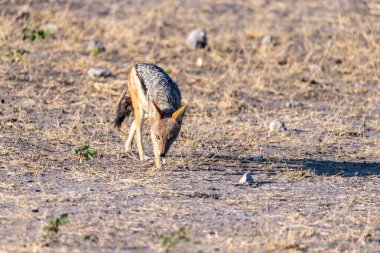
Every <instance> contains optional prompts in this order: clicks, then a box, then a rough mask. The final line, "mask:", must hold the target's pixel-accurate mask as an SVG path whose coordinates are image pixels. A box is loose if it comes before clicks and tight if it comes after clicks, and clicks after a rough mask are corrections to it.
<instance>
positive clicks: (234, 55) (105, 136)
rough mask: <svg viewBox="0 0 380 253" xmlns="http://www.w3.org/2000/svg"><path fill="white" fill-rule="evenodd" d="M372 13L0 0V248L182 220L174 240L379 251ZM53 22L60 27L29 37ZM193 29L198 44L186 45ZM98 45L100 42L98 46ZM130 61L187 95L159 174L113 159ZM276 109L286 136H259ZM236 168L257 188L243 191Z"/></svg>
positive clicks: (378, 58) (115, 242)
mask: <svg viewBox="0 0 380 253" xmlns="http://www.w3.org/2000/svg"><path fill="white" fill-rule="evenodd" d="M117 2H118V3H117ZM22 10H24V12H28V13H29V14H30V17H29V19H24V18H19V19H16V17H17V16H18V15H19V13H20V12H21V11H22ZM379 15H380V6H379V4H378V3H376V1H351V0H342V1H337V2H334V3H333V2H331V1H275V2H273V1H266V0H262V1H237V2H236V1H228V0H212V1H176V2H169V1H160V2H156V1H148V0H146V1H145V0H144V1H141V2H140V1H110V2H109V4H107V5H106V4H103V3H102V2H97V1H90V0H88V1H87V0H86V1H67V2H66V1H59V3H55V2H54V1H50V2H44V1H25V3H23V1H2V2H0V46H1V52H0V99H1V103H0V178H1V180H0V189H1V191H0V205H1V210H2V211H1V213H0V250H3V251H6V252H50V251H51V252H66V251H73V252H94V251H100V252H118V251H121V252H130V251H132V252H152V251H162V250H163V249H164V248H163V246H162V245H161V244H162V235H168V234H170V233H173V232H175V231H178V229H179V228H181V227H184V228H186V231H187V236H188V237H190V238H191V240H190V241H188V242H187V241H183V242H180V243H179V244H178V245H174V246H173V247H172V248H171V250H172V251H173V252H198V251H203V252H212V251H219V252H252V251H255V252H283V251H286V252H377V251H378V249H379V248H380V208H379V204H378V203H379V198H380V193H379V190H378V189H379V187H380V177H379V175H380V164H379V159H380V146H379V143H380V142H379V139H380V134H379V133H380V127H379V126H380V117H379V115H378V112H379V110H380V107H379V105H380V93H379V78H380V16H379ZM19 17H20V15H19ZM48 23H52V24H55V25H57V27H58V30H57V31H56V32H54V33H51V34H49V35H48V36H47V37H46V38H45V39H43V40H41V41H33V42H31V41H23V40H22V33H21V30H22V28H23V27H39V26H41V25H44V24H48ZM195 27H203V28H205V29H206V30H207V31H208V37H209V46H208V47H207V48H206V49H204V50H195V51H190V50H188V49H186V47H185V45H184V41H185V38H186V34H187V33H188V32H189V31H190V30H191V29H193V28H195ZM267 35H271V36H272V41H271V42H270V43H268V44H262V43H261V40H262V39H263V38H264V37H265V36H267ZM91 39H101V40H102V41H103V42H104V43H105V46H106V52H104V53H100V54H99V55H97V56H93V55H91V54H90V52H88V50H87V48H86V47H87V42H88V41H89V40H91ZM17 49H18V50H20V49H25V50H28V51H29V52H30V53H29V54H24V55H21V54H20V53H17V51H16V50H17ZM19 52H20V51H19ZM12 53H13V55H11V54H12ZM199 58H201V59H202V62H203V65H202V66H201V67H199V66H197V64H196V62H197V59H199ZM12 60H14V61H20V60H21V62H15V63H12ZM141 61H144V62H153V63H157V64H158V65H160V66H162V67H163V68H164V69H165V70H166V71H167V72H168V73H170V75H171V76H172V77H173V78H174V79H175V80H176V81H177V83H178V84H179V85H180V88H181V91H182V94H183V97H184V100H185V102H187V101H189V102H190V110H189V111H188V113H187V115H186V119H185V124H184V127H183V130H182V132H181V137H180V138H179V140H178V141H176V143H175V144H174V147H173V148H172V150H171V154H170V157H169V158H168V161H167V166H166V167H165V168H164V169H163V170H156V169H154V168H153V165H154V164H153V161H146V162H139V161H138V160H137V155H136V153H134V154H132V155H126V154H124V152H123V140H124V138H125V136H126V133H127V130H128V129H127V128H125V127H124V128H123V129H122V130H121V131H117V130H115V129H113V128H112V124H111V121H112V117H113V111H114V107H115V104H116V101H117V99H118V97H119V95H120V92H121V91H122V89H123V88H124V86H125V80H126V74H127V71H128V68H129V66H131V65H132V64H133V63H135V62H141ZM90 67H104V68H107V69H109V70H110V71H111V72H112V73H113V76H112V77H110V78H107V79H91V78H90V77H88V76H87V74H86V72H87V70H88V69H89V68H90ZM274 119H278V120H281V121H283V122H284V123H285V125H286V127H287V131H282V130H279V131H272V132H270V131H269V128H268V125H269V123H270V122H271V121H272V120H274ZM146 132H147V131H146ZM145 139H146V142H145V143H147V145H146V146H147V150H148V153H149V152H150V153H151V151H150V144H149V137H148V136H146V137H145ZM83 144H89V145H90V146H91V147H92V148H94V149H96V150H97V151H98V156H97V157H95V158H94V159H93V160H91V161H87V160H84V161H83V162H82V163H80V162H79V159H77V158H75V157H73V156H71V155H70V150H71V149H72V148H73V147H78V146H80V145H83ZM259 155H262V156H263V157H264V159H263V161H259V160H255V159H254V157H257V156H259ZM247 170H251V171H252V172H253V175H254V178H255V180H256V181H257V185H255V186H253V187H248V186H247V187H245V186H238V185H236V183H237V182H238V180H239V178H240V177H241V176H242V174H243V173H244V172H245V171H247ZM62 213H68V214H69V225H63V226H62V228H61V230H60V231H59V233H58V234H56V235H53V238H51V239H52V243H51V244H50V245H48V246H46V245H45V241H44V240H45V239H44V238H46V231H43V227H44V226H45V225H46V224H47V222H48V221H49V218H50V217H52V216H59V215H60V214H62ZM86 235H91V236H96V238H98V240H95V241H91V240H85V239H84V237H85V236H86ZM91 238H94V237H91Z"/></svg>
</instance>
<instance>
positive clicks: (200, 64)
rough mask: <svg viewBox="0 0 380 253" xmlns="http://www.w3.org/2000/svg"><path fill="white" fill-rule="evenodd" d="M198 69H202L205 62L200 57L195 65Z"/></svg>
mask: <svg viewBox="0 0 380 253" xmlns="http://www.w3.org/2000/svg"><path fill="white" fill-rule="evenodd" d="M195 64H196V65H197V66H198V67H202V65H203V60H202V58H201V57H198V59H197V61H196V63H195Z"/></svg>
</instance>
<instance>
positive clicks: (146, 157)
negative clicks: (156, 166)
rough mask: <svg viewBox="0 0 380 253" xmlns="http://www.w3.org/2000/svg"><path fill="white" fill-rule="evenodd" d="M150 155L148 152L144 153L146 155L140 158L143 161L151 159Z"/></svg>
mask: <svg viewBox="0 0 380 253" xmlns="http://www.w3.org/2000/svg"><path fill="white" fill-rule="evenodd" d="M150 158H151V157H150V156H148V155H147V154H144V156H143V157H142V159H140V160H141V161H148V160H150Z"/></svg>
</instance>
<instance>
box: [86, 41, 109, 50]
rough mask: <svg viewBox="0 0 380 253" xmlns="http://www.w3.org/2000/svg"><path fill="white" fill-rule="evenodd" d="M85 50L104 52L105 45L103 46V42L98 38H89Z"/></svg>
mask: <svg viewBox="0 0 380 253" xmlns="http://www.w3.org/2000/svg"><path fill="white" fill-rule="evenodd" d="M87 50H88V51H92V50H97V51H98V52H104V51H106V47H105V46H104V43H103V42H101V41H100V40H90V41H89V42H88V45H87Z"/></svg>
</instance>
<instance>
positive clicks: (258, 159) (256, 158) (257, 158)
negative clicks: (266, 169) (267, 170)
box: [251, 155, 264, 162]
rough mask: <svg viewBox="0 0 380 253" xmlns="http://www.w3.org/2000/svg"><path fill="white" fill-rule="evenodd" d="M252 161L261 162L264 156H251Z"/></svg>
mask: <svg viewBox="0 0 380 253" xmlns="http://www.w3.org/2000/svg"><path fill="white" fill-rule="evenodd" d="M251 160H252V161H254V162H263V161H264V156H262V155H258V156H254V157H252V158H251Z"/></svg>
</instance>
